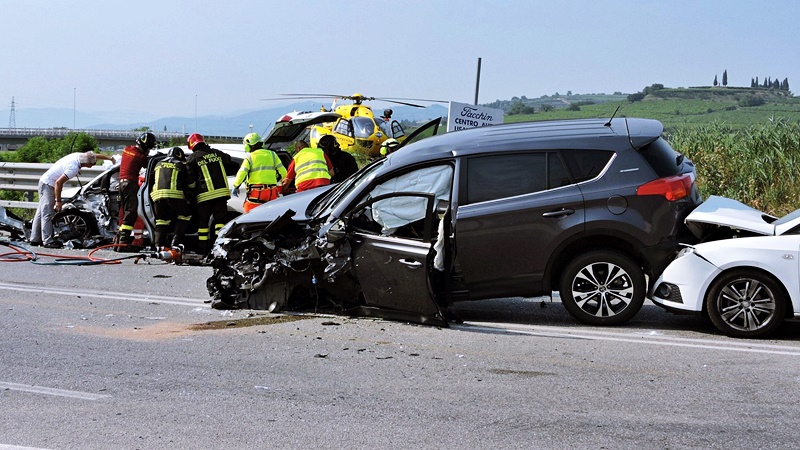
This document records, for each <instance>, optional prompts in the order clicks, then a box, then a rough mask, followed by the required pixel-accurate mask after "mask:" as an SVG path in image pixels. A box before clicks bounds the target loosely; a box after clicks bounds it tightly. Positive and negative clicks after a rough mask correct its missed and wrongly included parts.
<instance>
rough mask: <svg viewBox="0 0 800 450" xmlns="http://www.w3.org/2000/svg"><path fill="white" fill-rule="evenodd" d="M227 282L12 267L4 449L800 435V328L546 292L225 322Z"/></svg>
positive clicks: (0, 442)
mask: <svg viewBox="0 0 800 450" xmlns="http://www.w3.org/2000/svg"><path fill="white" fill-rule="evenodd" d="M3 250H6V247H2V246H0V251H3ZM59 253H62V254H69V255H85V254H86V252H85V251H59ZM96 256H98V257H114V256H118V255H116V254H113V253H110V252H98V253H97V254H96ZM42 261H43V262H48V261H49V262H52V261H53V259H52V258H42ZM209 274H210V269H209V268H206V267H189V266H174V265H169V264H164V263H161V262H153V263H152V264H147V263H146V262H140V263H139V264H134V263H133V261H132V260H126V261H123V262H122V263H121V264H116V265H110V264H105V265H92V266H75V265H37V264H33V263H30V262H2V263H0V342H2V344H3V345H2V350H0V424H2V426H0V449H2V448H19V447H31V448H51V449H56V448H58V449H72V448H75V449H78V448H80V449H94V448H103V449H107V448H144V449H159V448H181V449H189V448H337V449H338V448H348V449H350V448H353V449H355V448H370V449H372V448H382V449H383V448H436V449H441V448H492V449H494V448H525V449H531V448H542V449H568V448H569V449H571V448H588V449H603V448H604V449H695V448H696V449H708V448H720V449H722V448H725V449H739V448H741V449H745V448H746V449H753V448H759V449H784V448H792V447H797V442H798V439H800V429H798V427H797V425H796V419H795V417H796V416H797V415H798V412H799V411H800V407H799V406H798V405H799V404H800V389H798V388H800V370H798V369H800V343H799V342H798V337H800V326H798V325H796V324H787V325H786V326H785V327H784V328H783V329H782V330H781V333H780V334H779V335H777V336H776V337H775V338H774V339H771V340H760V341H749V340H735V339H730V338H726V337H724V336H722V335H720V334H719V333H717V332H716V331H715V329H714V328H713V327H712V326H711V325H710V323H708V322H706V321H705V320H703V319H701V318H697V317H691V316H675V315H671V314H668V313H666V312H664V311H662V310H660V309H659V308H657V307H656V306H654V305H652V304H646V305H645V307H644V308H643V310H642V311H641V312H640V314H639V315H637V316H636V317H635V318H634V319H633V320H632V321H631V322H629V323H628V324H626V325H625V326H622V327H614V328H596V327H589V326H585V325H580V324H577V323H575V322H574V321H573V320H572V319H571V317H570V316H569V314H568V313H567V312H566V311H565V310H564V308H563V307H562V305H561V304H560V303H558V301H557V300H556V301H550V299H543V298H538V299H519V298H517V299H500V300H492V301H481V302H471V303H466V304H462V305H460V306H459V311H460V314H461V315H462V317H463V318H464V319H465V320H466V322H465V323H464V324H463V325H458V326H453V327H451V328H436V327H425V326H417V325H410V324H406V323H400V322H388V321H383V320H373V319H350V318H343V317H335V316H315V315H300V316H278V315H270V314H267V313H264V312H255V311H236V312H223V311H215V310H212V309H210V308H209V306H208V304H206V303H204V300H206V299H207V294H206V290H205V279H206V278H207V277H208V275H209Z"/></svg>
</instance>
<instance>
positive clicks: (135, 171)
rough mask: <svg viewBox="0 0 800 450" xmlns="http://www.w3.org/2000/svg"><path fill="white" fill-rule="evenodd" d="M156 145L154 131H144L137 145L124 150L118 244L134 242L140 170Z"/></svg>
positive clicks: (121, 166) (120, 178)
mask: <svg viewBox="0 0 800 450" xmlns="http://www.w3.org/2000/svg"><path fill="white" fill-rule="evenodd" d="M155 147H156V136H155V135H154V134H153V133H142V134H141V135H139V137H138V138H136V144H135V145H129V146H127V147H125V149H124V150H123V151H122V161H121V162H120V165H119V203H120V209H121V210H122V211H121V213H120V217H121V223H120V225H119V229H118V230H117V236H116V237H115V238H114V241H115V242H116V243H117V244H125V245H126V246H128V245H130V244H131V243H132V242H133V225H134V224H135V223H136V219H138V218H139V214H138V213H137V211H136V210H137V209H138V207H139V200H138V199H137V198H136V193H137V192H139V171H141V170H142V167H144V166H146V165H147V154H148V153H149V152H150V150H152V149H154V148H155Z"/></svg>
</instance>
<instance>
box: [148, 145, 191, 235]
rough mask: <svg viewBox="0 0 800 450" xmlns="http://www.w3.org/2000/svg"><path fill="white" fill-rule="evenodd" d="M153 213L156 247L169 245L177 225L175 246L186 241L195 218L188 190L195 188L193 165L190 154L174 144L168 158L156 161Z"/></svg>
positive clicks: (151, 195) (152, 195)
mask: <svg viewBox="0 0 800 450" xmlns="http://www.w3.org/2000/svg"><path fill="white" fill-rule="evenodd" d="M153 180H154V181H153V189H152V190H151V191H150V198H151V199H153V213H154V215H155V217H156V232H155V245H156V250H162V249H165V248H166V247H167V235H168V234H169V232H170V229H171V228H172V225H173V224H174V225H175V233H174V235H173V237H172V241H171V242H172V247H173V248H176V247H179V246H180V245H181V244H183V237H184V236H185V235H186V229H187V228H188V227H189V221H190V220H192V211H191V209H189V202H188V200H187V196H186V191H188V190H190V189H193V188H194V182H192V181H191V175H190V174H189V168H188V167H187V166H186V155H184V153H183V150H181V148H180V147H173V148H172V149H170V150H169V152H168V153H167V159H165V160H163V161H161V162H159V163H158V164H156V168H155V171H154V174H153Z"/></svg>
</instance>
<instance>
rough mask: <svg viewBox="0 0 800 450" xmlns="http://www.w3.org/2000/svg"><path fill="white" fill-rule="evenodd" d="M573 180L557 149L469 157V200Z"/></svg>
mask: <svg viewBox="0 0 800 450" xmlns="http://www.w3.org/2000/svg"><path fill="white" fill-rule="evenodd" d="M568 184H571V181H570V179H569V176H568V174H567V171H566V170H565V169H564V165H563V164H562V163H561V160H560V159H559V158H558V154H557V153H556V152H529V153H509V154H500V155H488V156H475V157H471V158H468V159H467V204H472V203H479V202H485V201H489V200H496V199H499V198H506V197H514V196H517V195H525V194H531V193H534V192H540V191H545V190H548V189H553V188H557V187H560V186H565V185H568Z"/></svg>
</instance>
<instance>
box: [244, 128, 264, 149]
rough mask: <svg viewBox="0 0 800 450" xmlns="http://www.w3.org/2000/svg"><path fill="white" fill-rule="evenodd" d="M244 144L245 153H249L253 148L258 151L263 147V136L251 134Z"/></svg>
mask: <svg viewBox="0 0 800 450" xmlns="http://www.w3.org/2000/svg"><path fill="white" fill-rule="evenodd" d="M242 143H243V144H244V151H246V152H248V153H249V152H250V151H251V150H253V147H255V148H256V149H258V148H260V147H261V145H260V144H261V136H259V135H258V133H250V134H248V135H247V136H245V137H244V139H243V140H242Z"/></svg>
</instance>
